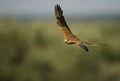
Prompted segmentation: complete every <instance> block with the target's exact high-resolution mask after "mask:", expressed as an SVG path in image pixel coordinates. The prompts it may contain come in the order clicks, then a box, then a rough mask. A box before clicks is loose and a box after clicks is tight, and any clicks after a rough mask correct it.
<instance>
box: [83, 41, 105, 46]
mask: <svg viewBox="0 0 120 81" xmlns="http://www.w3.org/2000/svg"><path fill="white" fill-rule="evenodd" d="M83 43H84V44H85V45H90V46H107V45H106V44H100V43H89V42H83Z"/></svg>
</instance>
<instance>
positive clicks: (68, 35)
mask: <svg viewBox="0 0 120 81" xmlns="http://www.w3.org/2000/svg"><path fill="white" fill-rule="evenodd" d="M55 16H56V19H57V24H58V26H59V29H60V30H61V31H62V32H63V35H64V42H65V43H67V44H77V45H79V46H80V47H82V48H83V49H84V50H85V51H87V52H88V51H89V50H88V48H87V47H86V45H90V46H101V45H103V46H105V45H104V44H97V43H88V42H84V41H81V40H79V39H78V38H77V37H76V36H75V35H74V34H73V33H72V32H71V30H70V29H69V27H68V25H67V23H66V20H65V18H64V16H63V10H61V7H60V6H59V5H58V4H57V5H55Z"/></svg>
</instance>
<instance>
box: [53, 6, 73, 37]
mask: <svg viewBox="0 0 120 81" xmlns="http://www.w3.org/2000/svg"><path fill="white" fill-rule="evenodd" d="M55 16H56V19H57V24H58V26H59V28H60V29H61V31H62V32H63V33H64V36H68V35H72V32H71V30H70V29H69V27H68V25H67V23H66V20H65V18H64V16H63V10H61V7H60V6H59V5H55Z"/></svg>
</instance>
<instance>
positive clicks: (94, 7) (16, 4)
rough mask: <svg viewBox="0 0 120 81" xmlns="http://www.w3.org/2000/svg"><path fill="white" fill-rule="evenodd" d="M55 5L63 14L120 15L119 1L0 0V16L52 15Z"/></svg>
mask: <svg viewBox="0 0 120 81" xmlns="http://www.w3.org/2000/svg"><path fill="white" fill-rule="evenodd" d="M56 4H60V5H61V7H62V9H63V10H64V13H65V14H79V13H80V14H88V13H90V14H93V13H108V14H109V13H110V14H111V13H117V14H120V0H0V15H3V14H13V15H14V14H39V15H43V14H48V15H49V14H50V15H52V14H54V5H56Z"/></svg>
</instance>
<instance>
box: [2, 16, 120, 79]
mask: <svg viewBox="0 0 120 81" xmlns="http://www.w3.org/2000/svg"><path fill="white" fill-rule="evenodd" d="M68 24H69V26H70V29H71V30H72V31H73V33H74V34H75V35H76V36H77V37H79V38H80V39H81V40H84V41H88V42H98V43H104V44H107V45H108V46H101V47H90V46H88V48H89V50H90V52H89V53H86V52H85V51H84V50H83V49H81V48H80V47H79V46H77V45H66V44H65V43H64V42H63V35H62V33H61V31H60V30H59V29H58V26H57V24H56V20H55V18H54V19H53V18H49V19H33V20H30V21H25V20H20V19H17V18H15V17H11V18H10V17H9V18H4V17H1V18H0V81H120V46H119V44H120V21H118V20H114V21H112V20H110V21H109V20H107V21H106V20H104V21H86V20H76V21H75V20H72V19H70V20H69V21H68Z"/></svg>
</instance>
